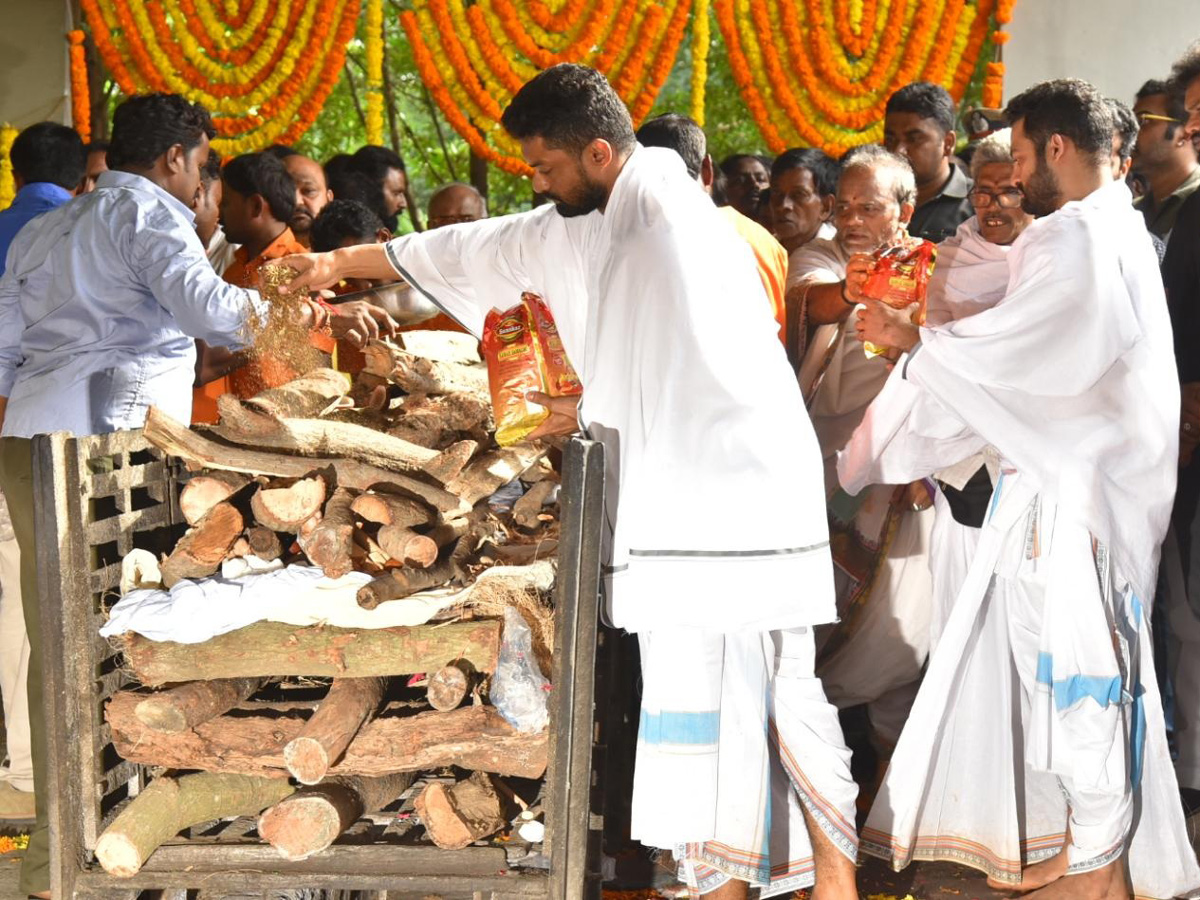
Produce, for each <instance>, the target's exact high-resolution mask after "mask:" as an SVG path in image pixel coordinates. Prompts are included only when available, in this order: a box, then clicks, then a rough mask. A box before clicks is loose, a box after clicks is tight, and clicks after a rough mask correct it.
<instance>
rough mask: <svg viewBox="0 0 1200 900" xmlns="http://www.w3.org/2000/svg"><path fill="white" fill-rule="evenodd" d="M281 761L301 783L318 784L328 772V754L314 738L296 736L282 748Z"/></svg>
mask: <svg viewBox="0 0 1200 900" xmlns="http://www.w3.org/2000/svg"><path fill="white" fill-rule="evenodd" d="M283 761H284V763H286V764H287V769H288V771H289V772H291V773H292V777H293V778H295V779H296V780H297V781H299V782H300V783H301V784H320V782H321V779H322V778H324V777H325V775H326V774H327V773H328V772H329V754H328V753H326V752H325V748H324V747H322V746H321V742H320V741H318V740H317V739H316V738H310V737H298V738H295V739H294V740H291V741H289V742H288V745H287V746H286V747H284V748H283Z"/></svg>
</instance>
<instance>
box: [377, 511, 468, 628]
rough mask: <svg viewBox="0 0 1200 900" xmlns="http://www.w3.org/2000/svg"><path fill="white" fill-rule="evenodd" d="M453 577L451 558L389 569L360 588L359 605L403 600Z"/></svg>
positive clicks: (438, 585) (439, 585) (440, 584)
mask: <svg viewBox="0 0 1200 900" xmlns="http://www.w3.org/2000/svg"><path fill="white" fill-rule="evenodd" d="M389 527H391V526H389ZM380 531H381V532H382V529H380ZM453 577H454V567H453V565H452V564H451V562H450V560H449V559H443V560H441V561H440V562H436V563H434V564H433V565H432V566H430V567H429V568H427V569H418V568H414V567H413V566H404V567H402V568H399V569H388V570H387V571H386V572H384V573H383V574H382V575H380V576H379V577H378V578H376V579H375V580H374V581H372V582H371V583H370V584H364V585H363V586H362V587H360V588H359V589H358V605H359V606H361V607H362V608H363V609H375V608H376V607H377V606H379V604H380V603H387V602H388V601H389V600H402V599H404V598H405V597H411V596H412V595H413V594H415V593H417V591H425V590H429V589H430V588H435V587H441V586H442V585H443V584H445V583H446V582H448V581H449V580H450V579H451V578H453Z"/></svg>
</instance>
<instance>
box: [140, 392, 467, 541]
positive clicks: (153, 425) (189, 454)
mask: <svg viewBox="0 0 1200 900" xmlns="http://www.w3.org/2000/svg"><path fill="white" fill-rule="evenodd" d="M142 433H143V435H144V436H145V437H146V440H148V441H150V443H152V444H154V446H156V447H158V448H159V449H160V450H163V451H164V452H166V453H169V454H171V455H172V456H177V457H179V458H180V459H182V460H183V461H184V462H186V463H187V464H188V465H190V466H194V467H196V468H204V469H220V470H225V471H232V472H247V473H249V474H251V475H273V476H278V477H283V478H302V477H304V476H306V475H309V474H310V473H311V472H312V471H313V470H314V469H323V470H324V469H333V470H334V473H335V475H336V481H337V484H338V486H339V487H345V488H353V489H354V490H358V491H365V490H367V489H368V488H370V487H373V486H375V485H384V484H386V485H387V486H388V488H389V489H390V490H392V491H395V492H399V493H403V494H404V495H405V496H408V497H412V498H414V499H417V500H420V501H422V502H424V503H427V504H429V506H431V507H433V508H434V509H435V510H436V511H437V513H438V516H439V518H440V519H441V520H442V521H449V520H451V519H457V518H458V517H460V516H463V515H466V514H467V513H469V512H470V511H471V504H467V503H464V502H463V501H462V500H460V499H459V498H458V497H456V496H455V495H454V494H451V493H450V492H449V491H446V490H444V489H442V488H439V487H436V486H434V485H432V484H426V483H425V482H423V481H418V480H417V479H415V478H410V477H408V476H406V475H402V474H400V473H397V472H389V471H388V470H387V469H381V468H379V467H378V466H372V465H368V464H367V463H362V462H358V461H357V460H352V459H338V458H329V459H326V458H311V457H299V456H287V455H286V454H282V453H269V452H266V451H259V450H248V449H246V448H245V447H229V446H226V445H224V444H219V443H217V442H216V441H213V440H209V439H208V438H206V437H204V436H202V435H200V434H198V433H197V432H194V431H192V430H191V429H189V428H187V427H186V426H185V425H183V424H181V423H180V422H177V421H175V420H174V419H172V418H171V417H170V416H169V415H167V414H166V413H164V412H163V411H162V410H160V409H158V408H157V407H153V406H152V407H150V410H149V412H148V413H147V415H146V424H145V426H144V427H143V429H142Z"/></svg>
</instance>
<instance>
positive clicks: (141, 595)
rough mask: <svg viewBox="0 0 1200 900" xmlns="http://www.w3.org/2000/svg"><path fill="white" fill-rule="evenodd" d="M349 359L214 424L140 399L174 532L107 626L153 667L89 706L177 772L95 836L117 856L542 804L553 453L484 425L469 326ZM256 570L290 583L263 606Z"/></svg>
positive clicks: (437, 836) (316, 842) (443, 819)
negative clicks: (211, 831) (213, 834)
mask: <svg viewBox="0 0 1200 900" xmlns="http://www.w3.org/2000/svg"><path fill="white" fill-rule="evenodd" d="M364 357H365V364H364V367H363V370H362V372H361V373H360V374H359V375H358V376H356V377H355V379H354V380H353V383H351V381H350V380H349V379H348V378H347V376H345V375H343V374H341V373H339V372H336V371H334V370H332V369H316V370H313V371H311V372H309V373H308V374H306V375H304V376H302V377H300V378H298V379H296V380H294V381H291V382H289V383H287V384H286V385H284V386H282V387H279V388H275V389H271V390H267V391H265V392H263V393H261V394H259V395H258V396H256V397H254V398H252V399H249V400H241V399H238V398H237V397H235V396H234V395H232V394H226V395H225V396H223V397H221V398H220V400H219V403H218V407H219V411H220V422H219V424H217V425H215V426H213V427H212V428H211V430H210V431H208V432H203V431H198V430H192V429H189V428H187V427H186V426H184V425H183V424H181V423H178V422H176V421H174V420H172V419H171V418H169V417H168V416H166V415H164V414H163V413H162V412H161V411H159V410H151V412H150V415H149V417H148V420H147V423H146V426H145V435H146V437H147V438H148V440H149V441H150V442H151V443H153V444H155V445H156V446H157V447H159V448H160V449H162V450H164V451H165V452H167V453H168V454H170V455H172V456H173V457H176V458H178V459H179V460H181V461H182V462H183V463H184V464H185V465H186V466H187V468H188V469H189V470H191V472H192V475H191V477H190V478H189V479H188V480H187V481H186V483H185V485H184V487H183V489H182V492H181V494H180V496H179V498H178V502H179V509H180V512H181V513H182V516H183V517H184V518H185V519H186V521H187V523H188V524H189V525H190V527H189V528H188V530H187V532H186V533H185V534H183V536H182V537H181V538H180V539H179V540H178V542H177V543H176V544H175V546H174V549H173V550H172V551H171V552H170V553H169V555H166V556H164V557H161V558H159V559H155V558H153V557H149V558H148V556H147V555H146V554H145V553H144V552H143V551H135V554H137V553H141V554H142V555H141V556H140V558H137V559H131V558H127V559H126V561H125V571H126V575H127V576H128V577H127V579H126V580H127V582H128V584H127V585H125V587H126V588H127V590H126V591H125V594H124V596H123V598H122V600H121V601H120V602H119V603H118V604H117V605H116V606H115V607H114V608H113V610H112V611H111V614H112V618H110V620H109V625H108V626H106V629H105V633H106V634H108V635H109V636H110V639H111V640H115V641H118V642H119V643H120V645H121V649H122V650H123V653H124V661H125V665H126V666H127V667H128V669H129V670H130V671H131V672H132V673H133V675H134V676H135V677H136V678H137V680H138V681H139V682H140V683H141V685H142V686H143V687H142V688H141V689H137V690H129V691H124V692H121V693H119V694H117V695H116V696H115V697H114V698H113V699H112V700H111V701H110V703H109V705H108V707H107V709H106V713H105V715H106V719H107V722H108V723H109V725H110V727H111V731H112V738H113V743H114V746H115V747H116V749H117V751H118V752H119V753H120V754H121V755H122V756H123V757H125V758H126V759H128V760H131V761H133V762H136V763H140V764H144V765H147V766H151V767H161V768H162V770H172V771H171V774H170V775H169V776H168V775H160V777H157V778H155V779H154V780H153V781H152V782H151V783H150V785H149V787H148V788H146V789H145V790H143V791H142V792H141V794H140V795H139V796H138V797H137V798H136V799H135V800H134V801H133V802H132V803H130V804H129V805H128V806H127V807H126V808H125V810H124V811H123V812H122V813H121V814H120V815H119V816H118V817H117V818H116V819H115V820H114V821H113V822H112V823H111V824H110V825H109V827H108V829H107V830H106V831H105V833H104V834H103V836H102V837H101V839H100V841H99V844H98V846H97V850H96V855H97V858H98V859H99V861H100V863H101V864H102V865H103V866H104V868H105V869H106V870H108V871H109V872H111V873H114V874H117V875H132V874H134V873H136V872H137V871H138V870H139V869H140V867H141V866H142V864H143V863H144V862H145V860H146V859H147V858H148V856H149V855H150V854H151V853H152V852H153V851H154V849H155V848H156V847H157V846H159V845H160V844H161V843H162V842H163V841H165V840H168V839H170V838H171V837H173V836H174V835H175V834H177V833H178V832H179V831H181V830H183V829H185V828H188V827H190V826H192V825H195V824H197V823H199V822H207V821H211V820H215V819H220V818H223V817H232V816H247V815H251V816H252V815H257V816H258V833H259V835H260V837H261V838H262V839H263V840H265V841H267V842H269V843H270V844H272V845H273V846H274V847H275V848H276V849H277V850H278V851H279V853H280V854H281V855H282V856H283V857H285V858H289V859H300V858H304V857H306V856H309V855H311V854H313V853H316V852H318V851H320V850H322V849H324V848H326V847H328V846H329V845H330V844H331V843H333V842H334V841H335V840H336V839H337V838H338V837H339V835H341V834H342V833H344V832H345V831H346V830H347V829H350V828H351V827H352V826H353V825H354V823H355V822H357V821H358V820H360V819H361V818H362V817H364V816H368V817H369V816H371V815H375V816H376V817H378V816H379V815H380V811H381V810H384V809H385V808H391V809H396V808H397V804H398V803H399V802H400V801H402V800H403V802H404V806H403V807H402V808H404V809H407V810H409V812H407V813H402V814H401V815H403V816H407V817H409V818H411V819H412V820H413V821H414V822H417V821H419V823H420V825H421V826H422V827H423V828H424V830H425V833H426V836H427V838H428V839H429V840H431V841H432V842H433V843H435V844H436V845H438V846H440V847H445V848H459V847H465V846H467V845H468V844H470V843H472V842H474V841H477V840H479V839H482V838H486V837H488V836H490V835H494V834H496V833H497V832H501V833H502V834H503V833H507V832H508V831H509V830H510V829H512V828H514V827H517V826H522V825H523V824H524V825H528V824H529V823H533V824H534V825H535V826H537V825H538V823H536V821H535V820H536V818H537V815H538V805H539V792H538V791H539V789H538V783H537V781H536V779H539V778H542V776H543V775H544V773H545V770H546V764H547V734H546V723H547V696H548V695H547V691H548V688H549V685H548V682H547V678H548V676H549V675H550V673H551V651H552V646H553V636H552V631H553V624H552V619H553V613H552V610H551V607H550V600H549V590H550V587H551V584H552V582H553V577H554V559H555V554H556V548H557V533H558V522H557V504H556V501H557V489H558V476H557V474H556V473H555V470H554V468H553V467H552V466H551V464H550V461H549V459H548V458H547V452H548V450H549V448H548V447H547V446H545V445H543V444H541V443H536V442H525V443H519V444H516V445H513V446H509V447H500V446H498V445H497V444H496V442H495V440H494V431H493V422H492V405H491V402H490V399H489V393H488V382H487V370H486V368H485V367H484V366H483V364H482V363H481V360H480V357H479V353H478V345H477V342H476V341H475V340H474V338H471V337H469V336H467V335H462V334H454V333H450V332H434V331H418V332H408V333H403V334H401V335H399V336H397V338H396V339H395V340H394V342H393V341H375V342H372V343H371V344H369V345H368V346H367V348H366V349H365V351H364ZM498 492H499V493H498ZM131 556H132V555H131ZM293 576H294V578H295V579H298V580H288V579H291V578H293ZM268 584H274V587H273V588H272V590H273V591H274V592H275V594H276V595H278V594H279V593H280V591H283V596H282V597H278V596H277V597H276V599H275V600H274V601H272V602H264V603H262V604H261V611H259V610H260V606H259V605H256V604H258V601H259V598H260V597H265V595H266V593H268V592H269V591H268V589H267V588H266V587H265V586H266V585H268ZM258 585H263V586H264V587H262V588H260V587H258ZM230 591H233V592H234V593H233V595H232V596H233V597H234V599H233V601H232V603H230V602H228V597H229V596H230V594H229V592H230ZM189 592H190V593H189ZM188 597H191V598H192V599H193V600H194V599H195V598H196V597H199V598H200V601H201V602H200V605H199V606H196V607H187V606H186V604H187V603H188V602H189V601H188V599H187V598H188ZM222 597H224V598H226V600H225V601H222V599H221V598H222ZM185 608H192V609H196V610H199V613H198V614H195V615H190V616H186V615H183V613H182V612H181V610H183V609H185ZM281 608H282V610H283V614H280V609H281ZM146 610H151V612H150V613H146ZM155 610H156V611H157V613H158V614H160V617H159V618H158V619H156V618H155V613H154V612H153V611H155ZM222 610H224V611H223V612H222ZM271 610H274V611H273V612H272V611H271ZM139 616H141V618H140V619H139ZM139 621H141V622H143V623H144V624H147V625H148V627H142V628H139V627H138V625H137V623H138V622H139ZM164 622H165V623H171V622H175V623H177V624H179V625H180V626H181V630H180V629H177V630H176V631H172V630H171V628H172V627H175V626H172V625H170V624H165V625H164V624H163V623H164ZM214 623H216V624H214ZM219 623H224V625H221V624H219ZM235 626H236V627H235ZM156 629H157V630H156ZM147 634H149V635H153V639H152V638H151V637H149V636H147ZM326 680H328V682H326ZM326 683H328V687H327V689H325V684H326ZM322 692H323V696H322ZM314 694H315V697H314ZM291 696H296V697H304V698H307V699H303V700H290V699H289V697H291ZM179 771H182V772H194V773H196V774H185V775H182V776H181V777H176V773H177V772H179ZM514 784H515V785H517V786H516V787H514ZM531 785H532V787H531ZM522 795H524V796H522ZM389 815H392V816H395V815H396V813H389ZM514 823H515V825H514ZM527 833H529V832H527ZM531 833H534V834H536V833H537V832H536V828H535V830H534V831H533V832H531ZM535 839H536V838H535Z"/></svg>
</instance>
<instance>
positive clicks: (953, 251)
mask: <svg viewBox="0 0 1200 900" xmlns="http://www.w3.org/2000/svg"><path fill="white" fill-rule="evenodd" d="M971 180H972V182H973V184H974V186H973V187H972V189H971V193H970V194H969V195H968V197H967V199H969V200H970V201H971V204H972V207H973V208H974V210H975V215H973V216H972V217H971V218H969V219H967V221H965V222H963V223H962V224H961V225H960V226H958V231H957V232H955V234H954V235H953V236H952V237H949V238H947V239H946V240H944V241H942V242H941V243H940V244H938V258H937V267H936V268H935V269H934V272H933V277H932V278H931V279H930V280H929V293H928V296H927V300H926V310H925V324H926V325H929V326H930V327H936V326H939V325H945V324H947V323H949V322H953V321H954V320H955V319H961V318H964V317H965V316H970V315H973V314H975V313H977V312H980V311H982V310H985V309H989V308H990V307H992V306H994V305H995V304H996V301H998V300H999V299H1000V298H1001V297H1003V296H1004V291H1005V289H1006V288H1007V287H1008V253H1009V250H1010V249H1011V248H1012V244H1013V241H1015V240H1016V239H1017V237H1018V236H1019V235H1020V234H1021V232H1022V231H1024V230H1025V227H1026V226H1027V225H1029V223H1030V222H1032V221H1033V216H1031V215H1030V214H1029V213H1027V212H1025V211H1024V210H1023V209H1021V200H1022V194H1021V189H1020V187H1019V186H1018V185H1017V179H1016V166H1015V164H1014V163H1013V159H1012V143H1011V135H1010V132H1009V130H1008V129H1007V128H1006V129H1003V130H1002V131H998V132H995V133H994V134H991V135H989V136H988V137H986V138H984V139H983V140H982V141H980V142H979V144H978V145H977V146H976V148H975V153H974V155H973V156H972V157H971ZM856 320H857V321H856V322H855V328H856V331H857V334H858V336H859V338H860V339H861V338H862V335H863V333H864V332H865V331H867V330H868V329H870V330H872V331H875V332H877V333H886V335H887V340H886V341H884V342H883V344H884V345H885V346H887V347H892V348H896V349H898V350H903V351H908V350H911V349H912V348H913V347H914V346H916V343H917V341H918V340H920V329H919V328H918V327H917V326H916V325H914V324H913V322H912V312H911V310H904V309H894V308H893V307H890V306H888V305H886V304H883V303H873V304H871V305H869V306H864V307H861V308H860V309H859V310H858V312H857V313H856ZM989 462H990V463H991V464H990V466H989V465H988V463H989ZM997 475H998V469H997V467H996V463H995V461H994V459H993V458H989V456H988V454H986V453H976V454H972V455H971V456H969V457H967V458H966V459H964V460H961V461H959V462H958V463H955V464H954V465H953V466H950V467H948V468H946V469H942V470H941V471H939V472H937V473H935V475H934V480H935V481H936V482H937V487H938V490H937V491H936V492H935V493H934V499H933V506H934V522H933V532H932V534H931V536H930V548H929V570H930V574H931V575H932V577H933V606H932V610H931V614H930V621H929V648H930V651H932V650H933V649H934V648H935V647H936V646H937V642H938V638H939V637H940V635H941V632H942V627H943V626H944V625H945V624H946V619H947V618H948V617H949V615H950V608H951V606H952V605H953V603H954V598H955V597H957V596H958V591H959V589H960V588H961V587H962V583H963V580H964V579H965V578H966V577H967V567H968V566H969V565H970V563H971V559H972V558H973V557H974V555H975V546H976V544H978V542H979V528H980V526H981V525H982V524H983V520H984V514H985V513H986V511H987V507H988V502H989V501H990V500H991V496H992V486H993V484H994V483H995V480H996V476H997Z"/></svg>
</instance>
